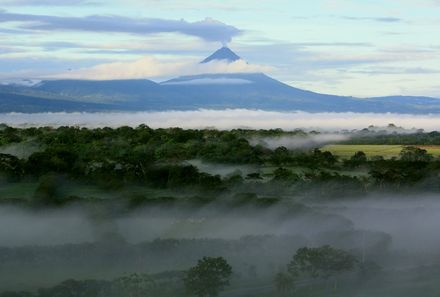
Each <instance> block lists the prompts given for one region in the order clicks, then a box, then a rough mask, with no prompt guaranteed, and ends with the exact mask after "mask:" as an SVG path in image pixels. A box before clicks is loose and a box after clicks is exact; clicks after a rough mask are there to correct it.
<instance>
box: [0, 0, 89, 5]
mask: <svg viewBox="0 0 440 297" xmlns="http://www.w3.org/2000/svg"><path fill="white" fill-rule="evenodd" d="M92 3H93V2H91V1H89V0H0V4H1V5H7V6H74V5H80V4H92Z"/></svg>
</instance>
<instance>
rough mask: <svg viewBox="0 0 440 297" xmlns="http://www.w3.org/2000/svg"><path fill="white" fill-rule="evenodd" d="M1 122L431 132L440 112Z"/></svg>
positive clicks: (20, 117) (27, 117)
mask: <svg viewBox="0 0 440 297" xmlns="http://www.w3.org/2000/svg"><path fill="white" fill-rule="evenodd" d="M0 122H1V123H5V124H8V125H10V126H15V127H30V126H66V125H75V126H81V127H104V126H109V127H119V126H123V125H126V126H133V127H136V126H138V125H140V124H146V125H148V126H150V127H152V128H168V127H181V128H206V127H213V128H218V129H233V128H254V129H269V128H282V129H284V130H293V129H297V128H303V129H319V130H327V131H336V130H341V129H362V128H365V127H368V126H370V125H375V126H387V125H388V124H389V123H394V124H396V125H397V126H402V127H404V128H407V129H411V128H413V127H417V128H420V129H425V130H428V131H433V130H440V115H434V114H432V115H429V114H428V115H410V114H393V113H383V114H379V113H352V112H347V113H331V112H329V113H308V112H302V111H297V112H273V111H262V110H246V109H231V110H203V109H202V110H196V111H163V112H108V113H80V112H77V113H63V112H61V113H32V114H24V113H4V114H0Z"/></svg>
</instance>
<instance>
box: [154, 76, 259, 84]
mask: <svg viewBox="0 0 440 297" xmlns="http://www.w3.org/2000/svg"><path fill="white" fill-rule="evenodd" d="M252 83H254V82H253V81H250V80H247V79H241V78H227V77H223V78H198V79H191V80H185V81H170V82H164V83H162V84H163V85H243V84H244V85H245V84H252Z"/></svg>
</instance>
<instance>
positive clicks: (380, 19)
mask: <svg viewBox="0 0 440 297" xmlns="http://www.w3.org/2000/svg"><path fill="white" fill-rule="evenodd" d="M339 18H341V19H344V20H350V21H374V22H382V23H398V22H401V21H402V19H399V18H394V17H352V16H340V17H339Z"/></svg>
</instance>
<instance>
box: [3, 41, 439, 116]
mask: <svg viewBox="0 0 440 297" xmlns="http://www.w3.org/2000/svg"><path fill="white" fill-rule="evenodd" d="M231 53H232V54H233V55H232V54H231ZM224 57H226V59H223V58H224ZM236 58H238V59H239V57H238V55H236V54H234V53H233V52H232V51H231V50H230V49H228V48H222V49H220V50H219V51H217V52H216V53H214V54H213V55H211V56H210V57H208V58H207V59H205V60H204V61H207V62H205V63H209V62H210V61H214V60H218V59H220V60H227V61H234V59H236ZM199 108H211V109H224V108H247V109H263V110H274V111H275V110H276V111H294V110H302V111H308V112H349V111H351V112H381V113H383V112H393V113H413V114H417V113H440V99H436V98H429V97H410V96H394V97H392V96H391V97H377V98H355V97H344V96H334V95H327V94H320V93H315V92H311V91H306V90H302V89H298V88H294V87H292V86H289V85H287V84H284V83H282V82H280V81H277V80H275V79H273V78H271V77H269V76H267V75H265V74H263V73H234V74H202V75H193V76H183V77H178V78H174V79H171V80H168V81H164V82H161V83H156V82H153V81H150V80H146V79H133V80H107V81H91V80H48V81H42V82H40V83H37V84H34V85H32V84H29V85H27V84H25V85H17V84H11V85H0V112H29V113H30V112H36V111H38V112H41V111H110V110H121V111H123V110H126V111H129V110H137V111H139V110H151V111H154V110H191V109H199Z"/></svg>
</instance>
